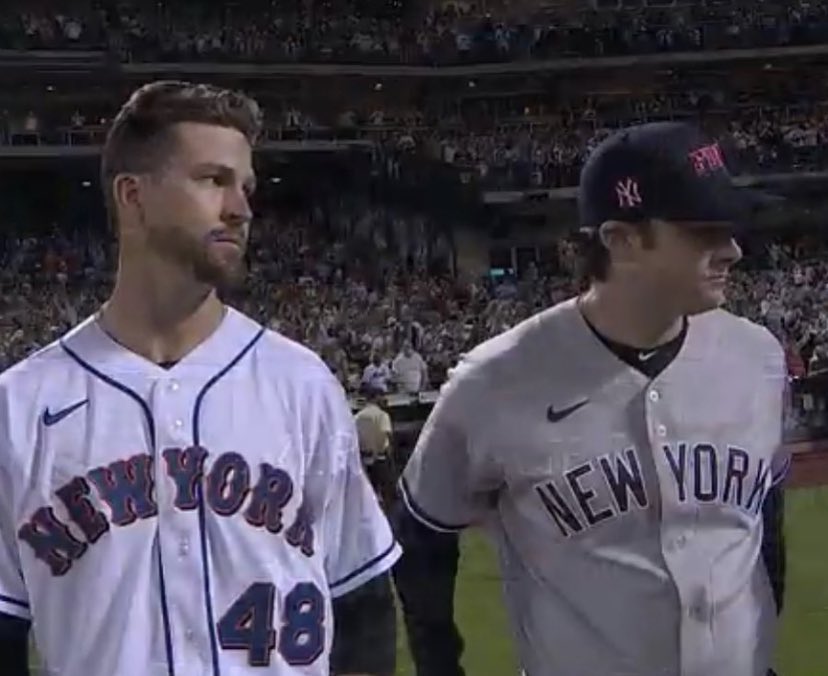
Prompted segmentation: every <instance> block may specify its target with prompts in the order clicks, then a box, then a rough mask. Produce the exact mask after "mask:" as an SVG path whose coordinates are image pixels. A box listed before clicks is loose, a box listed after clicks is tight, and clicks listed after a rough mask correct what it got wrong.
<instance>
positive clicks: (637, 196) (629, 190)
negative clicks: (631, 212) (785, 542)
mask: <svg viewBox="0 0 828 676" xmlns="http://www.w3.org/2000/svg"><path fill="white" fill-rule="evenodd" d="M615 194H616V195H617V196H618V206H619V207H622V208H623V209H632V208H633V207H637V206H639V205H640V204H641V203H642V202H643V200H642V199H641V193H639V192H638V181H636V180H635V179H634V178H632V177H629V178H624V179H621V180H620V181H618V183H616V184H615Z"/></svg>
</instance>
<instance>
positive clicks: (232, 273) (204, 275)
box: [199, 257, 247, 291]
mask: <svg viewBox="0 0 828 676" xmlns="http://www.w3.org/2000/svg"><path fill="white" fill-rule="evenodd" d="M199 277H201V279H202V281H203V282H206V283H207V284H210V285H211V286H214V287H215V288H217V289H220V290H226V291H232V290H234V289H238V288H239V287H240V286H242V284H243V283H244V280H245V279H246V278H247V265H246V263H245V260H244V257H241V258H238V259H234V260H228V259H221V260H216V259H212V260H207V261H205V264H204V266H203V267H202V270H201V274H200V275H199Z"/></svg>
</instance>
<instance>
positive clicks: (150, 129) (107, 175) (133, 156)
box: [101, 80, 262, 225]
mask: <svg viewBox="0 0 828 676" xmlns="http://www.w3.org/2000/svg"><path fill="white" fill-rule="evenodd" d="M181 122H200V123H203V124H212V125H216V126H220V127H228V128H231V129H237V130H238V131H239V132H241V133H242V134H244V136H245V137H246V138H247V140H248V141H249V142H250V145H255V143H256V141H257V140H258V138H259V134H260V133H261V130H262V112H261V109H260V108H259V105H258V104H257V103H256V101H255V100H253V99H252V98H250V97H249V96H247V95H245V94H243V93H241V92H237V91H232V90H229V89H223V88H221V87H215V86H213V85H209V84H194V83H191V82H182V81H178V80H161V81H158V82H151V83H149V84H146V85H144V86H142V87H140V88H139V89H137V90H136V91H135V92H134V93H133V94H132V96H130V98H129V100H128V101H127V102H126V103H125V104H124V105H123V107H122V108H121V110H120V111H119V112H118V115H117V116H116V117H115V120H114V121H113V123H112V126H111V127H110V129H109V132H108V134H107V136H106V141H105V143H104V147H103V153H102V157H101V186H102V188H103V191H104V199H105V201H106V208H107V212H108V214H109V220H110V222H111V223H112V224H113V225H115V221H116V218H117V213H116V209H115V197H114V194H113V192H112V183H113V181H114V180H115V177H116V176H118V175H119V174H124V173H149V172H152V171H155V170H157V169H159V168H160V167H162V166H163V165H164V163H165V162H166V161H167V159H168V158H169V156H170V154H171V147H172V138H173V137H172V135H171V133H170V131H171V129H172V127H173V126H174V125H176V124H179V123H181Z"/></svg>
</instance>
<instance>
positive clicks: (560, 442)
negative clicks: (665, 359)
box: [497, 377, 782, 536]
mask: <svg viewBox="0 0 828 676" xmlns="http://www.w3.org/2000/svg"><path fill="white" fill-rule="evenodd" d="M781 415H782V410H781V396H780V392H779V389H778V388H777V387H774V386H768V385H767V384H762V383H758V382H753V383H749V382H748V383H745V382H738V381H734V382H732V383H720V384H718V385H717V386H716V388H715V389H714V388H712V387H711V388H708V389H707V391H705V389H704V387H703V386H702V383H701V382H698V381H697V380H696V379H694V378H692V377H690V379H689V382H688V381H685V382H684V384H683V386H682V387H676V384H675V382H671V381H670V380H669V379H668V380H666V381H661V382H659V381H655V382H654V383H653V384H651V385H645V386H643V387H642V386H641V385H640V384H636V383H634V382H627V383H623V382H622V383H618V384H617V385H616V386H614V387H608V388H606V389H604V390H602V391H600V390H599V391H593V392H589V393H588V394H586V395H585V396H580V397H578V398H576V399H575V400H572V401H569V400H564V398H562V397H557V399H555V398H553V401H552V402H551V403H546V402H544V406H535V409H534V410H532V409H530V408H528V407H526V408H525V409H524V410H523V412H522V413H520V414H519V415H518V419H516V420H515V421H514V427H513V430H514V431H515V432H516V433H515V434H513V435H504V436H503V437H502V438H500V439H499V440H498V442H497V443H498V445H499V450H498V451H497V457H499V458H500V459H501V462H502V468H503V472H504V479H505V483H506V485H507V487H508V488H507V490H506V491H505V500H506V502H507V504H509V505H510V506H511V507H512V508H514V509H517V510H520V511H523V512H524V513H528V512H535V513H537V512H544V513H546V514H548V516H549V523H550V524H552V525H553V526H555V525H556V526H557V528H556V532H557V531H560V533H562V534H564V535H566V536H568V535H571V534H577V533H580V532H584V531H587V530H589V529H591V528H592V527H595V526H597V525H599V524H601V523H603V522H608V523H609V522H612V521H614V520H615V519H617V518H619V517H632V518H641V519H652V514H653V513H663V512H664V510H668V509H676V510H682V509H685V508H686V509H688V510H695V509H698V508H702V509H714V510H717V511H718V512H720V513H730V514H733V515H734V516H735V517H736V518H737V519H741V518H742V517H741V516H740V515H744V517H745V518H747V519H751V520H752V519H753V518H754V517H755V515H756V513H757V512H758V510H759V509H760V507H761V504H762V501H763V499H764V495H765V493H766V491H767V489H768V486H769V481H770V479H771V477H772V475H773V472H774V467H775V464H776V463H778V451H779V448H778V445H779V440H780V432H781ZM518 431H522V432H521V433H518ZM648 514H649V515H650V516H648Z"/></svg>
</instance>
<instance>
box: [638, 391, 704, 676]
mask: <svg viewBox="0 0 828 676" xmlns="http://www.w3.org/2000/svg"><path fill="white" fill-rule="evenodd" d="M666 389H667V385H666V383H664V382H659V379H658V378H657V379H656V380H654V381H652V382H651V383H650V385H649V386H648V387H647V389H646V390H645V393H644V396H645V405H644V410H645V416H646V425H647V434H648V437H649V440H650V447H651V449H652V451H653V456H654V458H655V467H656V471H657V472H658V477H659V493H660V498H661V499H660V520H661V552H662V556H663V557H664V562H665V564H666V566H667V570H668V571H669V573H670V577H671V579H672V581H673V584H674V585H675V588H676V592H677V596H678V598H677V601H678V603H679V605H680V607H679V609H678V613H677V615H678V617H679V633H680V636H679V655H678V663H679V664H678V666H679V669H680V673H681V674H702V673H704V668H703V667H704V665H705V664H709V663H710V660H711V659H712V656H713V654H714V644H713V633H712V627H711V623H710V614H709V605H708V603H707V597H708V591H707V584H706V581H705V580H702V579H699V573H704V572H705V571H707V570H708V563H707V562H706V561H704V559H703V558H699V556H697V555H694V554H691V553H690V551H689V550H690V549H691V548H692V547H693V526H692V524H693V522H694V521H695V518H696V517H695V512H693V513H692V514H691V513H690V512H689V511H688V510H691V509H694V508H692V507H689V506H688V505H687V504H685V503H686V502H687V500H686V497H687V496H685V500H682V499H681V497H680V496H679V495H677V493H676V491H677V488H676V484H677V480H676V477H675V476H673V470H672V469H671V468H670V466H669V461H667V460H666V457H667V453H666V446H667V445H668V444H670V443H671V442H678V441H680V436H681V432H680V430H678V429H670V427H669V426H668V425H669V422H668V421H670V420H673V421H675V420H677V419H679V418H677V417H676V416H674V415H670V412H669V411H668V408H667V406H668V404H667V397H665V390H666ZM673 427H677V426H676V425H675V424H673ZM687 471H690V469H689V468H688V470H687ZM702 556H703V555H702Z"/></svg>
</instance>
